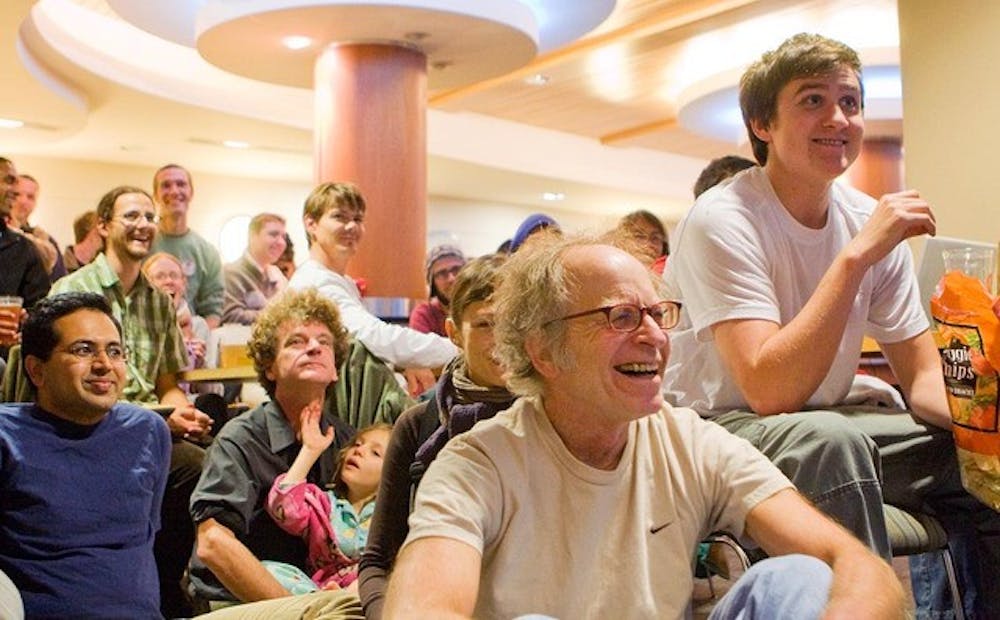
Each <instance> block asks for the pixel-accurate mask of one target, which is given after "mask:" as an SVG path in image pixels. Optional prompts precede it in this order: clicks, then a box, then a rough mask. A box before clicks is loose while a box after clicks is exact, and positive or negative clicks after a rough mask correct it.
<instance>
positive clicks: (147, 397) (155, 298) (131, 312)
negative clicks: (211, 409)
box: [50, 254, 187, 403]
mask: <svg viewBox="0 0 1000 620" xmlns="http://www.w3.org/2000/svg"><path fill="white" fill-rule="evenodd" d="M70 291H82V292H91V293H100V294H101V295H103V296H104V298H105V299H107V300H108V303H109V304H111V312H112V314H114V316H115V318H116V319H118V321H119V322H120V323H121V324H122V332H123V338H124V340H125V346H127V347H128V351H129V354H128V384H127V385H126V386H125V392H124V394H122V398H123V399H124V400H127V401H129V402H137V403H155V402H157V396H156V379H157V377H160V376H162V375H168V374H174V373H176V372H178V371H180V370H181V369H182V368H184V367H185V366H187V352H186V351H185V349H184V338H183V337H182V336H181V332H180V328H178V327H177V314H176V312H175V311H174V306H173V304H172V303H171V301H170V298H169V297H167V296H166V295H165V294H164V293H161V292H160V291H158V290H156V289H155V288H153V286H152V285H151V284H150V283H149V281H148V280H146V276H145V275H143V274H141V273H140V274H139V279H138V280H136V281H135V286H133V287H132V290H131V292H129V294H128V295H126V294H125V291H124V290H122V285H121V281H120V280H119V279H118V274H117V273H115V271H114V270H113V269H112V268H111V265H109V264H108V259H107V258H106V257H105V256H104V254H98V255H97V258H95V259H94V260H93V262H91V263H90V264H89V265H84V266H83V267H81V268H80V269H78V270H77V271H74V272H73V273H71V274H69V275H67V276H65V277H63V278H60V279H59V280H58V281H57V282H56V283H55V284H54V285H53V286H52V291H51V293H50V295H55V294H57V293H66V292H70Z"/></svg>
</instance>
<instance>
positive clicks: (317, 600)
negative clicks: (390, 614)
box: [198, 590, 365, 620]
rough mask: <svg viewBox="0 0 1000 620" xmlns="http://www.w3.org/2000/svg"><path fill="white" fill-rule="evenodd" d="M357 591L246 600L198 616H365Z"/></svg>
mask: <svg viewBox="0 0 1000 620" xmlns="http://www.w3.org/2000/svg"><path fill="white" fill-rule="evenodd" d="M364 617H365V614H364V612H362V611H361V601H360V600H358V595H357V594H355V593H353V592H346V591H344V590H324V591H320V592H313V593H312V594H302V595H299V596H286V597H284V598H276V599H272V600H269V601H258V602H256V603H244V604H242V605H232V606H229V607H224V608H222V609H218V610H216V611H213V612H211V613H207V614H204V615H201V616H198V618H199V619H203V620H254V619H259V620H299V619H301V620H327V619H329V620H364Z"/></svg>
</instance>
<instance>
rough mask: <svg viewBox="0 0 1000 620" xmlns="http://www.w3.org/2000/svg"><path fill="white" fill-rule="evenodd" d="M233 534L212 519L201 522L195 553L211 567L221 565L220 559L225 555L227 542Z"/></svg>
mask: <svg viewBox="0 0 1000 620" xmlns="http://www.w3.org/2000/svg"><path fill="white" fill-rule="evenodd" d="M232 536H233V535H232V533H231V532H229V530H228V529H226V527H225V526H223V525H220V524H219V523H216V522H214V521H212V520H211V519H210V520H209V521H206V522H203V523H201V524H199V525H198V536H197V540H196V541H195V555H197V556H198V559H199V560H201V562H202V563H203V564H204V565H205V566H207V567H208V568H209V569H213V568H214V567H217V566H219V560H220V558H222V557H223V555H224V553H225V549H226V546H227V543H228V542H229V540H230V539H231V538H232Z"/></svg>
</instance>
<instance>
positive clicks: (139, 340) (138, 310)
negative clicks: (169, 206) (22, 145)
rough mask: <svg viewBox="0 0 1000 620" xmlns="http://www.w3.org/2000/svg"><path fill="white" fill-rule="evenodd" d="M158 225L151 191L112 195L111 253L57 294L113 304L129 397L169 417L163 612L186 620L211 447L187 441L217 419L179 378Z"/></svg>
mask: <svg viewBox="0 0 1000 620" xmlns="http://www.w3.org/2000/svg"><path fill="white" fill-rule="evenodd" d="M157 221H158V216H157V214H156V209H155V207H154V206H153V200H152V198H151V197H150V196H149V194H147V193H146V192H145V191H144V190H142V189H139V188H138V187H130V186H120V187H116V188H114V189H112V190H111V191H109V192H108V193H107V194H105V195H104V196H103V197H102V198H101V201H100V202H99V203H98V205H97V229H98V232H99V233H100V235H101V236H102V237H103V238H104V241H105V251H104V253H103V254H99V255H98V256H97V257H96V258H95V259H94V261H93V262H91V263H90V264H88V265H85V266H84V267H81V268H80V269H79V270H77V271H74V272H73V273H71V274H69V275H68V276H66V277H64V278H62V279H60V280H59V281H58V282H56V284H55V286H54V287H53V289H52V293H53V294H57V293H64V292H67V291H87V292H91V293H98V294H100V295H101V296H103V297H104V298H105V299H106V300H107V302H108V304H109V305H110V306H111V311H112V315H113V316H114V317H115V319H116V320H118V321H119V322H120V323H121V326H122V332H123V340H124V344H125V345H127V346H128V348H129V351H130V355H129V358H128V362H127V363H126V365H125V366H126V376H127V380H126V382H125V384H124V385H123V389H122V397H123V399H124V400H127V401H130V402H135V403H142V404H146V405H150V406H157V407H158V408H162V409H163V410H164V411H165V412H166V420H167V425H168V426H169V427H170V433H171V435H173V437H174V442H173V444H172V450H171V456H170V478H169V481H168V484H167V491H166V495H165V498H164V502H163V530H161V533H160V535H159V536H158V537H157V541H156V558H157V565H158V566H159V569H160V590H161V596H162V598H163V606H162V611H163V615H165V616H167V617H178V616H189V615H191V612H192V610H191V607H190V602H189V600H188V597H187V595H186V594H185V592H184V591H183V589H182V588H181V585H180V580H181V576H182V575H183V574H184V569H185V567H186V566H187V558H188V557H189V556H190V554H191V548H192V546H193V545H194V525H193V524H192V522H191V517H190V514H189V513H188V510H187V505H188V501H189V499H190V497H191V492H192V491H193V490H194V487H195V484H197V482H198V477H199V476H200V475H201V467H202V462H203V461H204V459H205V452H204V450H202V449H201V448H200V447H199V446H196V445H194V444H193V443H190V442H189V441H184V440H185V439H191V440H194V441H200V440H203V439H206V438H207V437H208V436H209V432H210V431H211V426H212V419H211V418H210V417H209V416H208V415H206V414H204V413H202V412H201V411H198V410H197V409H195V407H194V405H192V404H191V403H189V402H188V399H187V396H186V395H185V394H184V392H183V391H182V390H181V389H180V387H178V385H177V373H178V372H180V370H181V369H182V368H185V367H186V366H187V353H186V351H185V348H184V337H183V336H182V335H181V332H180V328H179V327H178V326H177V318H176V313H175V310H174V306H173V302H172V301H171V300H170V297H168V296H167V295H166V294H165V293H162V292H160V291H159V290H157V289H156V287H154V286H153V285H152V283H151V282H150V281H149V280H148V279H147V278H146V276H145V275H144V274H143V273H142V270H141V267H142V261H143V259H145V258H146V257H147V256H148V255H149V254H150V248H151V246H152V244H153V240H154V239H155V237H156V224H157Z"/></svg>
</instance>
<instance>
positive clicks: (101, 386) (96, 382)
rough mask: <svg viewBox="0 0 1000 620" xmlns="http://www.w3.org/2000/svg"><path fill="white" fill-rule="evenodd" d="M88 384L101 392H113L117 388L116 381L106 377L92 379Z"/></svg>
mask: <svg viewBox="0 0 1000 620" xmlns="http://www.w3.org/2000/svg"><path fill="white" fill-rule="evenodd" d="M87 385H89V386H90V387H91V388H93V390H94V391H95V392H97V393H101V394H106V393H108V392H111V391H113V390H114V388H115V382H114V381H109V380H106V379H91V380H89V381H87Z"/></svg>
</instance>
